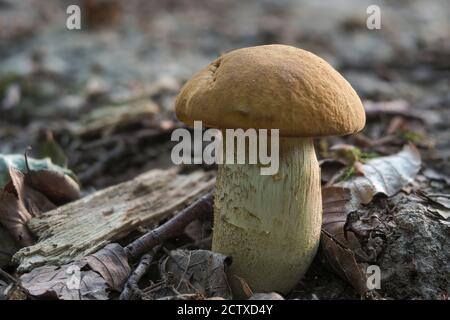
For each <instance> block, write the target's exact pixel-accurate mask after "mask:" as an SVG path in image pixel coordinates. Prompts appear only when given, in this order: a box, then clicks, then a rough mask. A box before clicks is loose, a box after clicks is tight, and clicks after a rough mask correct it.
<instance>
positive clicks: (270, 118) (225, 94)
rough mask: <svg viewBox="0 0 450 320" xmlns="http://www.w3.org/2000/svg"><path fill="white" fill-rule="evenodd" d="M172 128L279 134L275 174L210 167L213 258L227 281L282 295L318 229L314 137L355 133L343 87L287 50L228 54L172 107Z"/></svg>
mask: <svg viewBox="0 0 450 320" xmlns="http://www.w3.org/2000/svg"><path fill="white" fill-rule="evenodd" d="M176 114H177V117H178V119H180V120H181V121H183V122H185V123H186V124H188V125H192V124H193V122H194V121H197V120H199V121H203V124H204V125H205V126H208V127H216V128H220V129H226V128H234V129H236V128H242V129H248V128H254V129H279V134H280V140H279V147H280V148H279V155H280V156H279V171H278V173H277V174H275V175H272V176H270V175H261V174H260V166H259V165H258V164H257V165H255V164H226V163H224V164H222V165H219V168H218V174H217V181H216V194H215V204H214V232H213V244H212V249H213V250H214V251H216V252H219V253H222V254H225V255H229V256H231V257H232V261H233V263H232V264H231V266H230V269H229V275H230V277H229V281H230V284H231V287H232V289H233V292H234V293H235V295H236V294H237V295H238V296H239V295H240V294H242V293H241V292H240V291H241V289H240V288H242V286H241V283H240V278H241V279H244V280H245V282H247V284H248V285H249V286H250V287H251V289H252V290H253V291H255V292H272V291H276V292H279V293H283V294H286V293H288V292H289V291H291V290H292V289H293V288H294V286H295V285H296V284H297V283H298V281H299V280H300V279H301V277H302V276H303V275H304V273H305V272H306V270H307V269H308V267H309V265H310V264H311V262H312V260H313V258H314V256H315V254H316V252H317V248H318V245H319V240H320V229H321V223H322V199H321V187H320V168H319V165H318V162H317V158H316V155H315V152H314V145H313V138H314V137H323V136H333V135H347V134H352V133H356V132H358V131H360V130H362V129H363V127H364V124H365V113H364V108H363V106H362V103H361V100H360V99H359V97H358V95H357V94H356V92H355V90H353V88H352V87H351V85H350V84H349V83H348V82H347V81H346V80H345V79H344V78H343V77H342V76H341V75H340V74H339V73H338V72H337V71H336V70H335V69H333V67H331V66H330V65H329V64H328V63H327V62H325V61H324V60H323V59H321V58H319V57H318V56H316V55H314V54H312V53H310V52H308V51H305V50H302V49H298V48H295V47H291V46H286V45H264V46H256V47H250V48H243V49H238V50H234V51H231V52H229V53H227V54H224V55H222V56H220V57H219V58H218V59H216V60H215V61H213V62H212V63H211V64H210V65H209V66H207V67H206V68H204V69H202V70H201V71H199V72H198V73H197V74H195V75H194V76H193V77H192V79H191V80H189V81H188V82H187V83H186V84H185V85H184V87H183V88H182V89H181V92H180V94H179V95H178V97H177V100H176Z"/></svg>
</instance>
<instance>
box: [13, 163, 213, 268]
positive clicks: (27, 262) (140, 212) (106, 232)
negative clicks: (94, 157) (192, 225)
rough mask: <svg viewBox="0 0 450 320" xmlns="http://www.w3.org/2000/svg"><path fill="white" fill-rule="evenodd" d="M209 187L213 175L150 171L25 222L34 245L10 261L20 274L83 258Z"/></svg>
mask: <svg viewBox="0 0 450 320" xmlns="http://www.w3.org/2000/svg"><path fill="white" fill-rule="evenodd" d="M213 185H214V178H213V177H212V175H210V174H208V173H205V172H202V171H198V172H193V173H191V174H187V175H182V174H179V173H178V172H177V170H174V169H171V170H152V171H149V172H147V173H144V174H142V175H140V176H138V177H136V178H135V179H133V180H130V181H128V182H124V183H121V184H118V185H115V186H112V187H109V188H106V189H104V190H100V191H98V192H95V193H93V194H91V195H89V196H87V197H85V198H82V199H80V200H78V201H76V202H73V203H70V204H67V205H65V206H62V207H59V208H57V209H55V210H52V211H49V212H47V213H45V214H44V215H42V216H40V217H39V218H34V219H32V220H30V222H29V223H28V227H29V228H30V230H31V232H33V233H34V234H36V235H37V236H38V238H39V241H38V242H37V243H36V244H35V245H33V246H30V247H26V248H23V249H22V250H20V251H19V252H17V253H16V255H15V256H14V257H13V259H14V261H16V262H17V263H19V264H20V265H19V268H18V270H19V271H20V272H24V271H29V270H31V269H33V268H34V267H36V266H40V265H44V264H53V265H62V264H65V263H68V262H71V261H73V260H75V259H80V258H83V257H84V256H86V255H88V254H91V253H93V252H96V251H97V250H99V249H101V248H102V247H104V246H105V245H106V244H107V243H110V242H112V241H116V240H117V239H119V238H121V237H123V236H124V235H126V234H128V233H129V232H130V231H132V230H135V229H136V228H137V227H139V226H154V225H155V224H157V223H158V222H160V221H161V220H162V219H166V218H170V217H172V216H173V215H174V214H175V213H176V212H177V211H178V210H180V209H181V208H183V207H185V206H186V205H187V204H188V203H190V202H191V201H193V200H194V199H195V198H197V197H198V196H199V195H201V194H204V193H205V192H207V191H208V190H209V189H211V188H212V186H213Z"/></svg>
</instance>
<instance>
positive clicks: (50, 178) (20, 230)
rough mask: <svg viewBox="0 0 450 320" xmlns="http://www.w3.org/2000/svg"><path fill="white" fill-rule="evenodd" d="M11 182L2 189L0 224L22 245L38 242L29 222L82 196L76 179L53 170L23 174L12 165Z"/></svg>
mask: <svg viewBox="0 0 450 320" xmlns="http://www.w3.org/2000/svg"><path fill="white" fill-rule="evenodd" d="M8 170H9V176H10V177H11V182H9V183H8V184H7V185H6V186H5V187H4V188H3V190H1V191H0V224H1V225H2V226H3V227H4V229H0V232H4V231H5V229H6V230H7V231H8V232H9V233H10V234H11V235H12V236H13V238H14V240H15V242H16V243H17V244H19V245H20V246H21V247H26V246H30V245H33V244H34V237H33V235H32V234H31V233H30V232H29V230H28V228H27V226H26V223H27V222H28V221H29V220H30V219H31V218H32V217H37V216H40V215H41V213H43V212H47V211H49V210H52V209H54V208H56V205H55V203H56V204H63V203H66V202H68V201H72V200H75V199H77V198H79V197H80V190H79V187H78V185H77V183H76V182H75V181H73V180H72V178H70V177H69V176H67V175H64V174H63V173H59V172H56V171H51V170H40V171H33V172H30V173H28V174H23V173H22V172H21V171H19V170H18V169H16V168H14V167H13V166H10V167H9V168H8Z"/></svg>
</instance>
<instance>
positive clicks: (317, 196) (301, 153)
mask: <svg viewBox="0 0 450 320" xmlns="http://www.w3.org/2000/svg"><path fill="white" fill-rule="evenodd" d="M321 223H322V201H321V191H320V169H319V165H318V162H317V159H316V155H315V152H314V146H313V143H312V139H309V138H281V139H280V167H279V171H278V173H277V174H276V175H274V176H264V175H261V174H260V166H258V165H255V164H224V165H221V166H219V172H218V176H217V182H216V195H215V204H214V235H213V250H214V251H217V252H220V253H223V254H226V255H230V256H232V258H233V263H232V265H231V267H230V270H229V271H230V273H229V275H230V277H229V280H230V282H231V286H232V288H233V292H234V293H235V294H236V295H237V296H239V295H240V294H241V289H240V288H241V285H240V281H239V280H238V277H240V278H242V279H244V280H245V281H246V282H247V283H248V284H249V285H250V287H251V288H252V290H253V291H254V292H271V291H277V292H280V293H288V292H289V291H291V290H292V289H293V288H294V287H295V285H296V284H297V283H298V281H299V280H300V278H301V277H302V276H303V275H304V273H305V272H306V270H307V269H308V267H309V265H310V264H311V262H312V260H313V258H314V256H315V254H316V251H317V247H318V245H319V239H320V228H321Z"/></svg>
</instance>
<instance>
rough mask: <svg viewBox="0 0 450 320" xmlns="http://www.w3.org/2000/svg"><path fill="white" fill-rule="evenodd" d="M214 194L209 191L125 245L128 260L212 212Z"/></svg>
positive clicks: (137, 256) (133, 258) (135, 257)
mask: <svg viewBox="0 0 450 320" xmlns="http://www.w3.org/2000/svg"><path fill="white" fill-rule="evenodd" d="M213 202H214V196H213V192H212V191H211V192H209V193H207V194H206V195H204V196H203V197H201V198H200V199H198V200H196V201H195V202H193V203H192V204H191V205H190V206H188V207H186V208H185V209H183V210H182V211H181V212H180V213H178V214H177V215H176V216H175V217H173V218H172V219H170V220H169V221H167V222H166V223H164V224H163V225H161V226H159V227H158V228H156V229H154V230H152V231H149V232H147V233H146V234H144V235H143V236H142V237H140V238H138V239H136V240H135V241H133V242H132V243H130V244H129V245H127V246H126V247H125V251H126V253H127V256H128V260H135V259H137V258H139V257H140V256H141V255H142V254H144V253H145V252H148V251H150V250H151V249H152V248H153V247H155V246H156V245H160V244H162V243H163V242H164V241H165V240H167V239H169V238H171V237H174V236H176V235H177V234H179V233H180V232H181V231H182V230H183V229H184V227H186V226H187V225H188V224H189V223H190V222H192V221H193V220H195V219H197V218H199V217H200V216H201V215H203V214H205V213H212V211H213Z"/></svg>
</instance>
